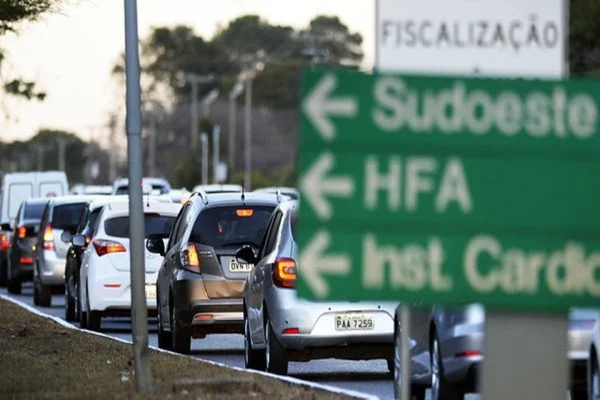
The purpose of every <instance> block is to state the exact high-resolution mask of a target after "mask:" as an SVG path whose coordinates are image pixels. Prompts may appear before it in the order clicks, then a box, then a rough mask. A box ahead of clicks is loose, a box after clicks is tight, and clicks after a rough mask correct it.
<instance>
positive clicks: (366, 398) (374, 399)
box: [0, 294, 379, 400]
mask: <svg viewBox="0 0 600 400" xmlns="http://www.w3.org/2000/svg"><path fill="white" fill-rule="evenodd" d="M0 298H1V299H4V300H6V301H10V302H11V303H13V304H16V305H17V306H19V307H21V308H24V309H25V310H27V311H29V312H30V313H32V314H35V315H38V316H40V317H43V318H46V319H49V320H52V321H54V322H56V323H57V324H59V325H61V326H63V327H65V328H69V329H73V330H76V331H80V332H83V333H89V334H93V335H96V336H100V337H103V338H106V339H111V340H114V341H117V342H121V343H125V344H132V342H131V341H130V340H125V339H121V338H117V337H113V336H109V335H106V334H104V333H101V332H95V331H90V330H87V329H81V328H78V327H76V326H75V325H72V324H71V323H69V322H67V321H65V320H63V319H62V318H59V317H55V316H54V315H49V314H44V313H43V312H41V311H39V310H38V309H36V308H35V307H32V306H30V305H29V304H26V303H23V302H21V301H19V300H17V299H14V298H12V297H10V296H8V295H5V294H0ZM148 347H149V348H150V349H152V350H156V351H159V352H162V353H167V354H171V355H174V356H179V357H188V358H191V359H192V360H195V361H198V362H203V363H207V364H209V365H214V366H217V367H221V368H229V369H232V370H235V371H242V372H247V373H249V374H254V375H260V376H264V377H268V378H274V379H277V380H279V381H282V382H285V383H288V384H291V385H294V386H301V387H306V388H309V389H319V390H324V391H327V392H331V393H336V394H341V395H344V396H349V397H353V398H356V399H363V400H379V397H378V396H374V395H370V394H366V393H362V392H358V391H355V390H349V389H342V388H338V387H335V386H329V385H323V384H321V383H315V382H310V381H304V380H302V379H298V378H292V377H289V376H281V375H275V374H271V373H269V372H263V371H256V370H251V369H245V368H239V367H234V366H231V365H227V364H223V363H218V362H215V361H210V360H203V359H200V358H196V357H192V356H189V355H184V354H179V353H175V352H173V351H169V350H164V349H160V348H158V347H154V346H148Z"/></svg>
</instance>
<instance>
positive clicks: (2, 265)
mask: <svg viewBox="0 0 600 400" xmlns="http://www.w3.org/2000/svg"><path fill="white" fill-rule="evenodd" d="M6 264H7V263H6V262H2V261H1V260H0V287H5V286H6V285H8V265H6Z"/></svg>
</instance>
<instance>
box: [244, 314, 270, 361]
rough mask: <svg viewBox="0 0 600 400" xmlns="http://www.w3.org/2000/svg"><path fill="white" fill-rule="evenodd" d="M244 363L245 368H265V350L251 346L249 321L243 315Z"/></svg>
mask: <svg viewBox="0 0 600 400" xmlns="http://www.w3.org/2000/svg"><path fill="white" fill-rule="evenodd" d="M244 363H245V365H246V368H249V369H255V370H257V371H264V370H265V368H266V365H265V364H266V360H265V350H264V349H263V350H255V349H253V348H252V342H251V339H250V322H249V321H248V316H247V315H246V316H244Z"/></svg>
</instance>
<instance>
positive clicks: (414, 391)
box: [387, 319, 426, 400]
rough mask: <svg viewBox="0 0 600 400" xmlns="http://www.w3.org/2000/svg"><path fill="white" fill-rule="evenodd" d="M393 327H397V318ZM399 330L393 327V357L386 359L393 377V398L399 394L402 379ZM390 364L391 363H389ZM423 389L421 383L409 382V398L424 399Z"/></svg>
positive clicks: (396, 397) (414, 399)
mask: <svg viewBox="0 0 600 400" xmlns="http://www.w3.org/2000/svg"><path fill="white" fill-rule="evenodd" d="M394 327H396V328H397V327H398V320H397V319H396V320H395V321H394ZM400 334H401V332H400V331H399V330H398V329H394V358H393V359H392V360H387V362H388V370H389V371H390V372H391V373H392V376H393V377H394V378H393V379H394V398H395V399H399V398H400V395H401V393H400V392H401V390H402V388H401V385H402V383H401V379H402V365H401V362H402V356H401V353H400V351H401V350H402V348H401V344H402V342H401V338H400ZM390 364H391V365H390ZM425 390H426V388H425V387H424V386H422V385H417V384H414V383H411V385H410V398H411V400H425Z"/></svg>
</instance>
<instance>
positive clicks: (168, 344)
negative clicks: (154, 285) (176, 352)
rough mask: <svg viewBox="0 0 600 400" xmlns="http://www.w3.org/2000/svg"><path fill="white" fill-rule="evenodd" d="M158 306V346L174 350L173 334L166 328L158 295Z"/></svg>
mask: <svg viewBox="0 0 600 400" xmlns="http://www.w3.org/2000/svg"><path fill="white" fill-rule="evenodd" d="M156 307H157V313H156V316H157V317H158V321H157V324H158V347H159V348H161V349H164V350H173V337H172V336H171V332H167V331H165V329H164V323H163V319H162V312H161V307H160V298H159V297H158V296H157V298H156Z"/></svg>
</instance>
